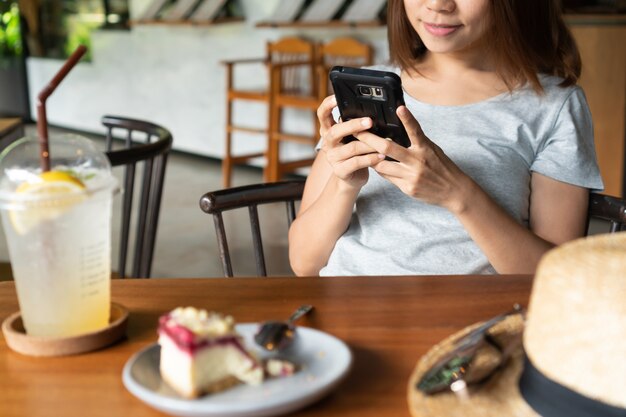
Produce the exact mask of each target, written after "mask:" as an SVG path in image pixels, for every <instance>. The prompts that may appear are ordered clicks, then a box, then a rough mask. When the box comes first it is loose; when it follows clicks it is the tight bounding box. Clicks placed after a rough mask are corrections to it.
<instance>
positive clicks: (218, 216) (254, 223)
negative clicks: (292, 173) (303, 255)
mask: <svg viewBox="0 0 626 417" xmlns="http://www.w3.org/2000/svg"><path fill="white" fill-rule="evenodd" d="M303 191H304V181H283V182H274V183H265V184H254V185H246V186H241V187H234V188H227V189H223V190H219V191H212V192H208V193H206V194H204V195H203V196H202V197H201V198H200V208H201V209H202V211H204V212H205V213H208V214H211V215H213V222H214V223H215V232H216V234H217V243H218V247H219V251H220V259H221V260H222V267H223V269H224V276H226V277H232V276H233V266H232V262H231V257H230V251H229V249H228V242H227V240H226V229H225V227H224V219H223V217H222V213H223V212H224V211H227V210H233V209H240V208H244V207H246V208H248V212H249V216H250V227H251V229H252V244H253V246H254V257H255V261H256V272H257V275H258V276H266V275H267V270H266V267H265V254H264V252H263V240H262V238H261V227H260V223H259V214H258V210H257V207H258V206H259V205H262V204H268V203H278V202H285V203H286V205H287V223H288V226H289V225H291V222H292V221H293V219H295V217H296V209H295V202H296V201H299V200H300V199H301V198H302V193H303Z"/></svg>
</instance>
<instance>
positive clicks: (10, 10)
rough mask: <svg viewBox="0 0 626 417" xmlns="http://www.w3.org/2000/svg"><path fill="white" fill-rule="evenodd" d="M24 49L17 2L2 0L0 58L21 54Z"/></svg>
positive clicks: (0, 0)
mask: <svg viewBox="0 0 626 417" xmlns="http://www.w3.org/2000/svg"><path fill="white" fill-rule="evenodd" d="M22 50H23V46H22V35H21V33H20V13H19V10H18V8H17V2H10V1H5V0H0V58H5V57H18V56H21V55H22Z"/></svg>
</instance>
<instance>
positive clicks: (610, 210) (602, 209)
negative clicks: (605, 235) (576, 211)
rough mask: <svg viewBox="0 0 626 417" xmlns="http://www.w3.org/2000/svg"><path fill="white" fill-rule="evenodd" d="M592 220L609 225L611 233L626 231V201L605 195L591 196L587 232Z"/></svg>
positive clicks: (594, 194) (593, 194) (595, 194)
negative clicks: (601, 221)
mask: <svg viewBox="0 0 626 417" xmlns="http://www.w3.org/2000/svg"><path fill="white" fill-rule="evenodd" d="M592 219H599V220H603V221H606V222H608V223H609V225H610V227H609V233H615V232H620V231H622V230H626V200H625V199H623V198H619V197H613V196H609V195H605V194H598V193H591V194H590V195H589V211H588V214H587V229H586V230H587V231H589V224H590V222H591V220H592Z"/></svg>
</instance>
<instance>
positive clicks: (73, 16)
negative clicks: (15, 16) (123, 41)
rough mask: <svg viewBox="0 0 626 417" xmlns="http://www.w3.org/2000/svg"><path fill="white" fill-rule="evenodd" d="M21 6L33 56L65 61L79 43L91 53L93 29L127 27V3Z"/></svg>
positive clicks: (92, 0) (94, 0)
mask: <svg viewBox="0 0 626 417" xmlns="http://www.w3.org/2000/svg"><path fill="white" fill-rule="evenodd" d="M0 1H1V0H0ZM19 6H20V13H21V14H22V17H23V21H24V22H25V24H24V34H25V36H24V37H25V39H26V46H27V48H28V53H29V54H30V55H32V56H41V57H47V58H59V59H64V58H66V57H68V56H69V55H70V54H71V53H72V52H73V51H74V50H75V49H76V47H77V46H78V45H79V44H84V45H85V46H87V48H89V51H91V48H90V46H91V32H92V31H93V30H96V29H103V30H107V29H127V28H128V20H129V13H128V0H40V1H39V2H35V1H28V0H22V1H20V2H19ZM86 59H90V52H88V55H87V57H86Z"/></svg>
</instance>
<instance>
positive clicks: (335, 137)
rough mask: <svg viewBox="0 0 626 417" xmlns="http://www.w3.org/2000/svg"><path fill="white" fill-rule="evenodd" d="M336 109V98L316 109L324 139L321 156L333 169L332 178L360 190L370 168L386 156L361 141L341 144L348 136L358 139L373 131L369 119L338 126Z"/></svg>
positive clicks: (321, 134) (328, 98)
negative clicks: (357, 136)
mask: <svg viewBox="0 0 626 417" xmlns="http://www.w3.org/2000/svg"><path fill="white" fill-rule="evenodd" d="M336 106H337V100H336V99H335V96H334V95H333V96H329V97H326V99H324V101H323V102H322V104H321V105H320V106H319V108H318V109H317V117H318V119H319V121H320V136H321V138H322V139H323V142H322V143H323V145H322V152H324V154H325V155H326V160H327V161H328V163H329V164H330V165H331V167H332V170H333V174H334V175H335V176H336V177H337V178H339V179H340V180H341V181H342V182H343V183H344V184H346V185H348V186H349V187H351V188H358V189H360V188H361V187H363V185H365V183H366V182H367V179H368V172H367V168H368V167H372V166H374V165H376V164H378V163H379V162H380V161H381V160H383V159H384V155H381V154H378V153H377V152H376V150H375V149H373V148H372V147H370V146H369V145H366V144H365V143H363V142H361V141H358V140H356V141H352V142H350V143H347V144H344V143H342V142H341V141H342V139H343V138H345V137H346V136H349V135H356V134H358V133H360V132H364V131H366V130H367V129H369V128H370V127H372V120H371V119H370V118H368V117H364V118H360V119H352V120H349V121H347V122H342V123H335V121H334V119H333V116H332V110H333V108H334V107H336Z"/></svg>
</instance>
